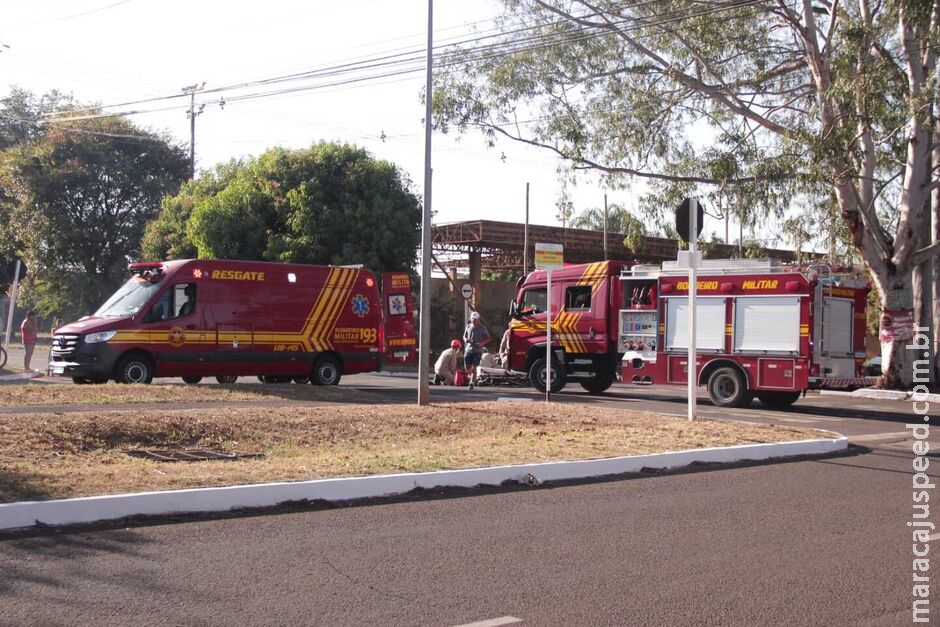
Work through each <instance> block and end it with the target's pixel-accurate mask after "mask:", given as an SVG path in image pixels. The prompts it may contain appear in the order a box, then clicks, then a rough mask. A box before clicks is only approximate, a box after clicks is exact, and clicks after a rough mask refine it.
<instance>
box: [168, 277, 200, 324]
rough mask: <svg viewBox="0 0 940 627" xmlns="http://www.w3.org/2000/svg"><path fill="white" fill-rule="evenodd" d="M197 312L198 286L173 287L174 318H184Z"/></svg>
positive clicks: (188, 284) (178, 285) (183, 284)
mask: <svg viewBox="0 0 940 627" xmlns="http://www.w3.org/2000/svg"><path fill="white" fill-rule="evenodd" d="M195 310H196V284H195V283H179V284H177V285H174V286H173V317H174V318H182V317H183V316H188V315H189V314H191V313H193V311H195Z"/></svg>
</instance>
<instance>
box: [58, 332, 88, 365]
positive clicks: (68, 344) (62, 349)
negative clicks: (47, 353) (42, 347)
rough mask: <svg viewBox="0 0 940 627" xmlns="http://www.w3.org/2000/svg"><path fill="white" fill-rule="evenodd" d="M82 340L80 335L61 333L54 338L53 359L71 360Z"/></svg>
mask: <svg viewBox="0 0 940 627" xmlns="http://www.w3.org/2000/svg"><path fill="white" fill-rule="evenodd" d="M80 342H81V336H80V335H71V334H59V335H56V336H55V337H53V338H52V360H53V361H69V360H70V359H71V358H72V356H73V355H74V354H75V351H76V350H77V349H78V345H79V343H80Z"/></svg>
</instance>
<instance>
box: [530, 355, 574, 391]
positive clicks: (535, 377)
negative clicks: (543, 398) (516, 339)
mask: <svg viewBox="0 0 940 627" xmlns="http://www.w3.org/2000/svg"><path fill="white" fill-rule="evenodd" d="M545 379H546V376H545V358H544V357H542V358H539V359H536V360H535V363H533V364H532V367H531V368H529V380H530V381H532V385H533V386H534V387H535V389H536V390H538V391H539V392H545ZM551 380H552V393H553V394H554V393H555V392H560V391H561V389H562V388H563V387H565V383H567V381H566V380H565V373H564V372H562V371H561V368H560V367H559V364H558V362H556V361H552V367H551Z"/></svg>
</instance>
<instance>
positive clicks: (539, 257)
mask: <svg viewBox="0 0 940 627" xmlns="http://www.w3.org/2000/svg"><path fill="white" fill-rule="evenodd" d="M564 265H565V250H564V246H562V245H561V244H536V245H535V267H536V268H537V269H539V270H557V269H558V268H563V267H564Z"/></svg>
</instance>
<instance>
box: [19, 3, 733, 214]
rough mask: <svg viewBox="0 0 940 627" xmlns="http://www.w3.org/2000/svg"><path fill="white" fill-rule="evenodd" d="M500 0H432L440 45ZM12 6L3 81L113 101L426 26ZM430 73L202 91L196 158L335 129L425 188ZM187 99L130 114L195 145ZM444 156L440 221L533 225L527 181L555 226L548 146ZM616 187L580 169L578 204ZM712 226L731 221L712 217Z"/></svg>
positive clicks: (358, 49)
mask: <svg viewBox="0 0 940 627" xmlns="http://www.w3.org/2000/svg"><path fill="white" fill-rule="evenodd" d="M499 10H500V5H499V3H498V2H496V1H495V0H469V1H468V0H436V2H435V20H434V22H435V44H441V43H451V42H453V41H456V40H460V39H464V38H467V37H472V36H473V33H474V29H477V30H478V31H485V30H487V29H491V28H492V27H493V24H492V21H491V20H492V18H493V17H494V16H496V15H497V14H498V12H499ZM0 12H2V15H3V20H2V26H0V44H5V45H7V46H9V48H8V49H6V48H5V49H3V50H2V52H0V76H2V77H3V78H2V80H0V85H2V86H3V89H4V90H5V89H6V87H7V86H8V85H11V84H15V85H19V86H21V87H25V88H27V89H30V90H32V91H34V92H36V93H42V92H45V91H48V90H50V89H54V88H55V89H59V90H62V91H65V92H71V93H72V94H74V96H75V97H76V98H77V99H78V100H80V101H83V102H99V103H102V104H113V103H121V102H124V101H128V100H136V99H140V98H148V97H154V96H166V95H172V94H178V93H180V90H181V88H182V87H183V86H186V85H192V84H194V83H202V82H205V83H206V85H205V88H206V89H207V90H208V89H212V88H216V87H221V86H226V85H231V84H236V83H241V82H245V81H252V80H257V79H263V78H268V77H273V76H281V75H284V74H287V73H291V72H297V71H303V70H309V69H312V68H318V67H323V66H332V65H336V64H339V63H343V62H347V61H352V60H359V59H363V58H372V57H378V56H383V55H385V54H389V53H398V52H402V51H404V50H408V49H414V50H417V49H421V48H423V46H424V44H425V42H426V38H427V35H426V24H427V2H426V0H348V1H343V0H307V1H300V0H268V1H266V2H258V1H256V0H255V1H248V0H0ZM321 82H322V81H321ZM309 84H311V83H309V82H308V83H288V84H282V85H279V86H278V87H296V86H303V85H309ZM423 85H424V73H423V71H417V72H414V73H412V74H406V75H402V76H396V77H389V78H385V79H382V80H370V81H363V82H361V83H357V84H352V85H342V86H334V87H329V88H323V89H317V90H313V91H304V92H298V93H292V94H285V95H279V96H272V97H265V98H258V99H253V100H247V101H245V102H229V103H227V104H226V105H225V107H224V108H221V107H220V106H219V104H218V102H217V100H218V98H219V94H214V95H205V96H203V97H202V98H201V99H202V100H203V101H204V102H206V103H207V104H206V107H205V110H204V112H203V113H202V115H200V116H199V117H198V118H197V124H196V159H197V169H198V168H210V167H212V166H213V165H215V164H216V163H218V162H220V161H224V160H227V159H229V158H232V157H241V156H245V155H252V154H258V153H260V152H263V151H264V150H265V149H266V148H269V147H271V146H284V147H303V146H307V145H309V144H310V143H312V142H315V141H318V140H335V141H343V142H350V143H355V144H358V145H360V146H363V147H365V148H367V149H368V150H370V151H371V152H372V153H373V154H374V155H375V156H377V157H379V158H382V159H388V160H389V161H392V162H394V163H395V164H397V165H398V166H400V167H401V168H402V169H403V170H404V171H405V172H406V173H407V174H408V175H409V176H410V178H411V180H412V181H413V184H414V189H415V191H417V192H418V193H421V192H422V191H423V173H424V129H423V123H422V120H423V117H424V107H423V105H422V104H421V100H420V94H421V90H422V88H423ZM274 88H276V87H268V88H266V89H274ZM253 91H258V89H254V90H253ZM234 93H235V92H232V94H234ZM241 93H247V92H241ZM223 95H224V96H225V97H228V96H229V94H223ZM197 102H199V98H198V97H197ZM187 104H188V103H186V102H184V101H183V100H182V99H177V100H171V101H165V102H160V103H151V104H145V105H140V107H144V108H165V107H178V108H175V109H173V110H169V111H162V112H154V113H148V114H142V115H135V116H132V119H133V121H134V122H135V123H137V124H139V125H142V126H147V127H150V128H153V129H157V130H165V131H167V132H169V133H170V134H171V135H172V136H173V137H174V138H176V139H178V140H179V141H180V142H181V143H187V144H188V141H189V121H188V119H187V117H186V113H185V108H186V106H187ZM383 137H384V139H383ZM432 162H433V168H434V183H433V202H432V206H433V208H434V211H435V214H436V216H435V221H436V222H452V221H458V220H471V219H481V218H482V219H494V220H509V221H518V222H521V221H522V220H523V217H524V208H525V184H526V182H529V183H531V195H530V206H531V221H532V222H533V223H540V224H554V223H557V221H556V220H555V217H554V216H555V213H556V201H557V200H558V198H559V194H560V193H561V185H560V183H559V177H558V174H557V167H558V165H559V162H558V160H556V159H555V158H554V157H552V156H551V155H550V154H548V153H547V152H545V151H540V150H537V149H533V148H526V147H524V146H521V145H518V144H515V143H512V142H506V141H503V142H501V143H500V144H498V145H497V147H496V148H487V147H486V146H485V145H484V142H483V139H482V137H481V136H480V135H479V134H477V133H470V134H467V135H466V136H464V137H463V138H462V139H460V140H459V141H458V140H457V139H456V138H454V137H452V136H445V135H441V134H437V133H436V134H435V135H434V139H433V157H432ZM604 192H605V190H604V189H603V188H602V187H601V186H600V185H599V184H598V183H597V181H596V180H594V179H584V180H582V181H581V182H580V184H579V185H578V186H577V187H576V188H575V189H573V190H570V196H571V198H572V200H573V201H574V203H575V208H576V209H584V208H586V207H590V206H596V207H600V206H602V205H603V197H604ZM608 200H609V202H618V203H622V204H625V205H626V206H627V207H631V206H633V202H632V200H631V198H630V194H629V193H628V192H622V191H621V192H611V193H609V197H608ZM710 222H714V223H713V224H711V223H710ZM709 230H716V231H720V232H722V233H723V232H724V228H723V226H722V225H721V224H719V223H718V222H717V221H713V220H712V219H710V218H706V225H705V231H706V232H707V231H709Z"/></svg>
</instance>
